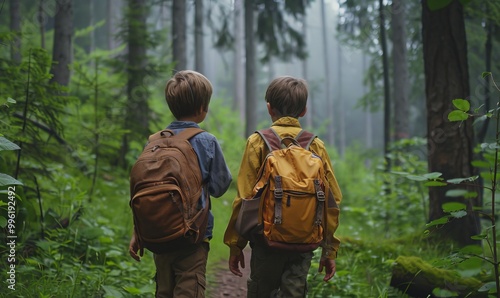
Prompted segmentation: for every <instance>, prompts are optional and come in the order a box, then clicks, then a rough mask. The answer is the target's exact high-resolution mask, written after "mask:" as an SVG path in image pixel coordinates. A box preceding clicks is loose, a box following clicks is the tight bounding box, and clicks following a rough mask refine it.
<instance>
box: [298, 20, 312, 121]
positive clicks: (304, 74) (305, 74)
mask: <svg viewBox="0 0 500 298" xmlns="http://www.w3.org/2000/svg"><path fill="white" fill-rule="evenodd" d="M307 29H308V28H307V13H306V12H304V15H303V16H302V37H303V38H304V40H305V42H306V44H307ZM308 63H309V59H308V58H307V57H305V58H304V59H302V63H301V64H302V78H303V79H304V80H306V82H308V81H309V74H308V72H307V67H308ZM313 117H314V106H313V101H312V100H311V90H309V99H308V100H307V113H306V115H305V117H304V118H305V120H306V127H308V128H312V127H313Z"/></svg>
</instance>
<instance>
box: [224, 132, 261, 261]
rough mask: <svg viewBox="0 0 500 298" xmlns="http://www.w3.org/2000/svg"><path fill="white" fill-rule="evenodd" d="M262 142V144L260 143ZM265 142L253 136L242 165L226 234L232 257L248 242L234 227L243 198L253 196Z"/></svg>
mask: <svg viewBox="0 0 500 298" xmlns="http://www.w3.org/2000/svg"><path fill="white" fill-rule="evenodd" d="M259 142H260V143H259ZM263 145H264V142H263V141H262V139H261V138H260V136H259V135H257V134H253V135H251V136H250V137H249V138H248V140H247V144H246V148H245V152H244V153H243V157H242V160H241V164H240V170H239V172H238V180H237V189H238V192H237V196H236V198H235V199H234V201H233V206H232V209H233V210H232V213H231V218H230V219H229V223H228V225H227V228H226V232H225V233H224V243H225V244H226V245H227V246H229V248H230V255H231V256H237V255H239V254H240V252H241V250H243V248H245V246H246V245H247V242H248V240H246V239H244V238H242V237H240V235H238V233H237V232H236V230H235V228H234V226H235V223H236V219H237V218H238V214H239V212H240V208H241V202H242V198H248V197H250V196H251V195H252V192H253V187H254V184H255V182H256V181H257V175H258V172H259V167H260V164H261V154H262V153H261V152H262V149H260V150H259V148H263Z"/></svg>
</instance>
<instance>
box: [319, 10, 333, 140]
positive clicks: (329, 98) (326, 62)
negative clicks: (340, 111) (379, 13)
mask: <svg viewBox="0 0 500 298" xmlns="http://www.w3.org/2000/svg"><path fill="white" fill-rule="evenodd" d="M320 3H321V8H320V9H321V33H322V36H323V40H322V42H323V60H324V63H323V66H324V69H323V71H324V72H325V97H326V98H325V99H326V102H327V110H328V111H327V115H331V117H330V122H329V123H328V135H327V138H326V140H327V142H328V144H330V145H333V144H334V142H335V127H334V122H333V119H335V117H333V115H334V111H333V98H332V95H331V85H330V83H331V80H332V78H331V75H330V55H331V53H330V50H329V45H328V35H327V32H328V29H327V28H326V15H325V14H326V8H325V0H321V1H320Z"/></svg>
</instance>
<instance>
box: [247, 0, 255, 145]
mask: <svg viewBox="0 0 500 298" xmlns="http://www.w3.org/2000/svg"><path fill="white" fill-rule="evenodd" d="M244 2H245V53H246V64H245V95H246V96H245V98H246V106H245V113H246V117H245V121H246V125H245V136H246V137H248V136H250V135H251V134H252V133H253V132H254V131H255V129H257V111H256V109H257V104H256V98H255V96H256V93H257V92H256V89H257V81H256V77H255V64H256V56H255V35H254V11H253V7H254V0H245V1H244Z"/></svg>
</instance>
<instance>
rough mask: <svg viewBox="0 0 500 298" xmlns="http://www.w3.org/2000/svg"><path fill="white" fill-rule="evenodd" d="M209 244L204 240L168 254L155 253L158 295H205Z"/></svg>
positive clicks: (199, 297) (191, 297)
mask: <svg viewBox="0 0 500 298" xmlns="http://www.w3.org/2000/svg"><path fill="white" fill-rule="evenodd" d="M208 245H209V244H208V243H206V242H204V243H202V244H199V245H194V246H192V247H188V248H185V249H181V250H178V251H174V252H169V253H167V254H161V255H159V254H154V261H155V265H156V297H158V298H159V297H161V298H164V297H168V298H171V297H176V298H178V297H186V298H203V297H205V286H206V280H205V273H206V268H207V259H208V250H209V246H208Z"/></svg>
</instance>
